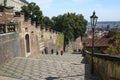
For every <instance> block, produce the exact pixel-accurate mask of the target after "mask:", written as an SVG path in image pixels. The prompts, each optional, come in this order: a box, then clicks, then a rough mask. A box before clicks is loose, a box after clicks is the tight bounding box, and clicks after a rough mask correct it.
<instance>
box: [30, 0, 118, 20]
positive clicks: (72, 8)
mask: <svg viewBox="0 0 120 80" xmlns="http://www.w3.org/2000/svg"><path fill="white" fill-rule="evenodd" d="M29 2H35V3H36V4H37V5H39V6H40V8H41V10H42V12H43V14H44V16H48V17H50V18H51V17H53V16H58V15H60V14H64V13H67V12H70V13H71V12H72V13H74V12H75V13H76V14H82V15H83V16H84V17H85V19H86V20H87V21H90V19H89V17H90V16H91V15H92V12H93V11H96V15H97V16H98V17H99V18H98V21H120V16H119V14H120V11H119V7H120V5H119V3H120V1H113V0H69V1H68V0H59V1H58V0H34V1H33V0H29Z"/></svg>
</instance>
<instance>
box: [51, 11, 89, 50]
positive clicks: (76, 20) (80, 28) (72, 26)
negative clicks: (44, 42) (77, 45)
mask: <svg viewBox="0 0 120 80" xmlns="http://www.w3.org/2000/svg"><path fill="white" fill-rule="evenodd" d="M52 22H53V27H52V28H53V29H54V30H56V31H58V32H63V34H64V50H65V47H66V45H67V44H69V41H73V40H76V38H78V37H79V36H81V37H82V35H83V34H84V33H85V31H86V25H87V21H86V20H85V19H84V17H83V16H82V15H81V14H77V15H76V14H75V13H67V14H64V15H59V16H57V17H55V16H54V17H52Z"/></svg>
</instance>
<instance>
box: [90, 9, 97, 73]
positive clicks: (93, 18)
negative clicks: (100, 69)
mask: <svg viewBox="0 0 120 80" xmlns="http://www.w3.org/2000/svg"><path fill="white" fill-rule="evenodd" d="M97 19H98V17H97V16H96V15H95V11H94V12H93V15H92V16H90V20H91V27H92V54H91V74H94V63H93V54H94V30H95V26H96V23H97Z"/></svg>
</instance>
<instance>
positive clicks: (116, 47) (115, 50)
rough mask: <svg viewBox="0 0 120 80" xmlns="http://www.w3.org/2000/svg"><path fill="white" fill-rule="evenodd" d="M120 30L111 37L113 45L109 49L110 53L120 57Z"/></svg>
mask: <svg viewBox="0 0 120 80" xmlns="http://www.w3.org/2000/svg"><path fill="white" fill-rule="evenodd" d="M119 34H120V30H117V31H116V32H115V33H114V35H113V36H112V37H111V40H112V44H111V45H110V46H109V48H108V52H109V53H110V54H113V55H120V36H119Z"/></svg>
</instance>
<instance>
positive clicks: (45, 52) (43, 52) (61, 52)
mask: <svg viewBox="0 0 120 80" xmlns="http://www.w3.org/2000/svg"><path fill="white" fill-rule="evenodd" d="M54 53H55V52H54V50H53V49H51V54H54ZM42 54H48V48H47V47H45V49H44V51H42ZM59 54H60V55H63V50H61V51H60V52H59V51H56V55H59Z"/></svg>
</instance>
